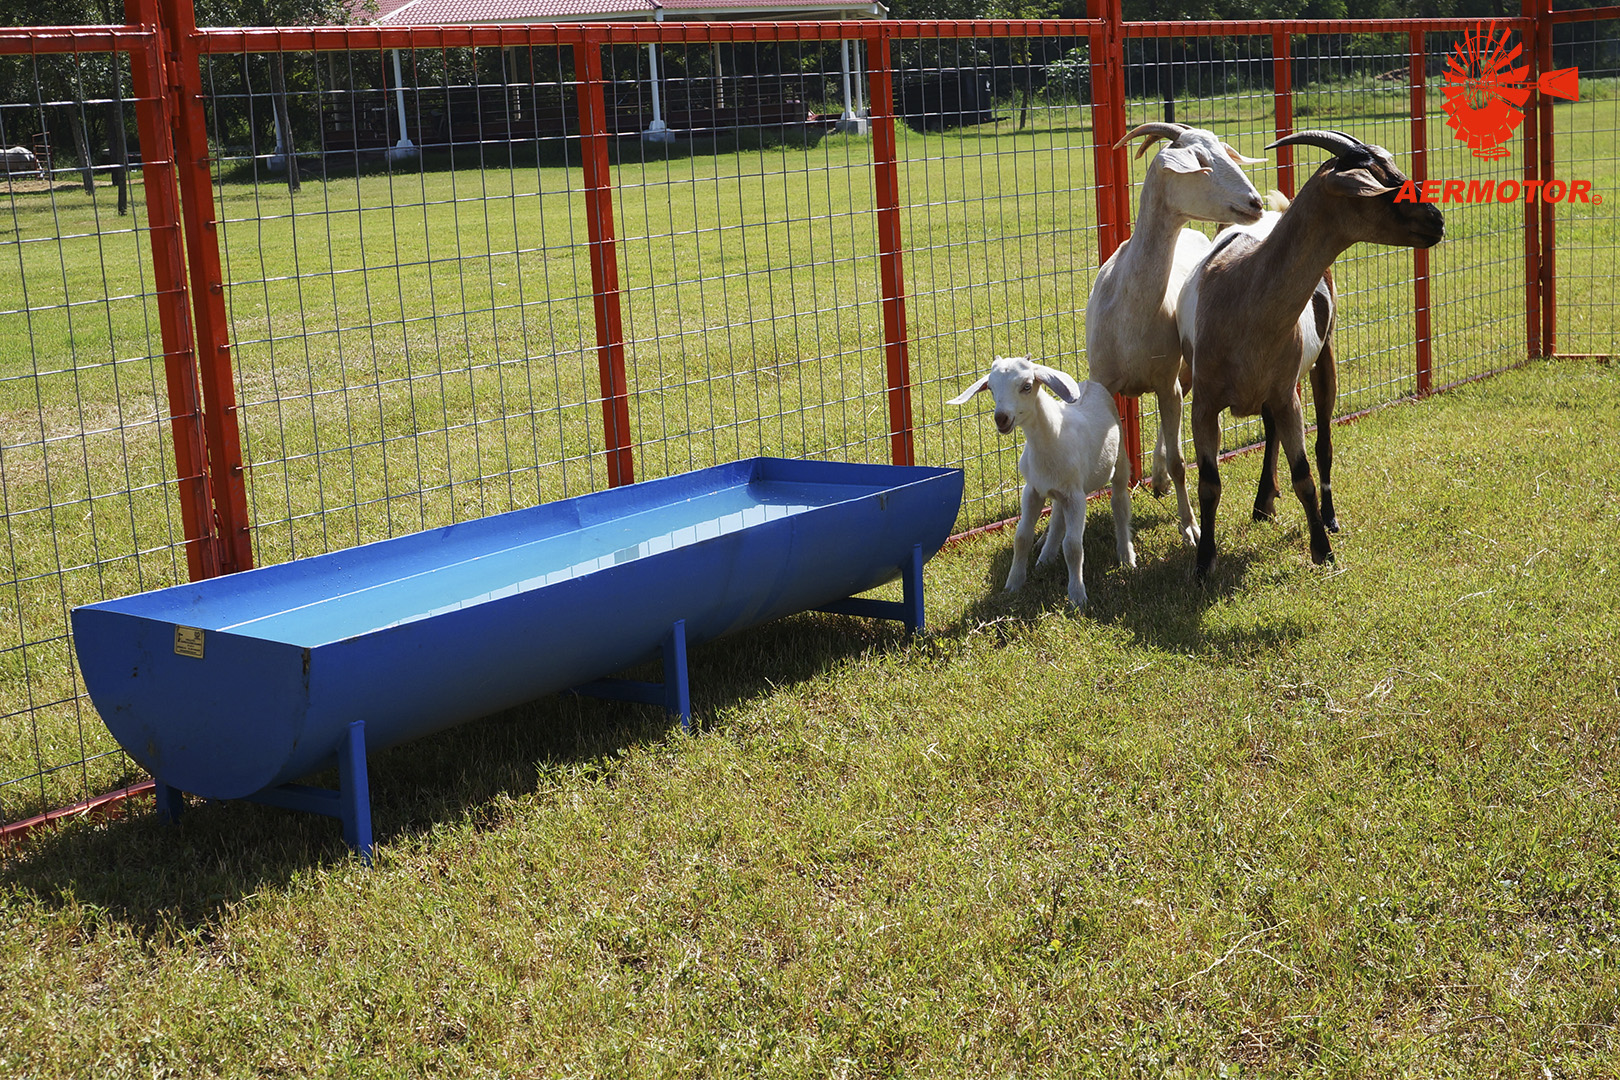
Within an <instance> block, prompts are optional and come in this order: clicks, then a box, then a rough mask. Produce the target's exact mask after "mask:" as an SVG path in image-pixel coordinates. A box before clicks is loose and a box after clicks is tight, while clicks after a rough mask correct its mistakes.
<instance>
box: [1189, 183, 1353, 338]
mask: <svg viewBox="0 0 1620 1080" xmlns="http://www.w3.org/2000/svg"><path fill="white" fill-rule="evenodd" d="M1328 199H1329V196H1326V195H1324V194H1322V193H1321V192H1320V191H1319V190H1318V189H1316V188H1315V187H1314V186H1313V185H1312V184H1306V185H1305V187H1304V188H1302V189H1301V190H1300V193H1299V194H1298V195H1297V196H1296V197H1295V198H1294V201H1293V203H1292V204H1291V205H1290V206H1289V207H1288V209H1287V210H1285V211H1283V214H1282V216H1281V217H1280V218H1279V219H1278V221H1277V224H1276V226H1275V227H1274V228H1272V230H1271V232H1270V233H1269V234H1267V235H1266V236H1264V237H1263V238H1261V239H1260V240H1259V241H1258V242H1257V243H1256V244H1255V245H1254V246H1253V247H1252V248H1250V249H1249V251H1248V252H1247V253H1246V254H1245V255H1244V256H1243V258H1244V259H1245V261H1246V263H1247V266H1248V274H1249V277H1248V278H1247V280H1249V281H1263V282H1266V283H1267V287H1266V288H1264V289H1257V290H1254V291H1253V292H1252V293H1251V294H1249V297H1248V300H1247V301H1246V302H1247V303H1248V304H1250V314H1249V316H1248V317H1247V318H1246V319H1245V320H1244V321H1245V323H1246V324H1247V325H1249V326H1266V325H1272V326H1278V327H1286V328H1291V327H1292V326H1293V324H1294V321H1295V320H1296V319H1298V318H1299V313H1300V312H1301V311H1303V310H1304V309H1305V306H1306V305H1307V304H1309V303H1310V301H1311V294H1312V293H1313V292H1315V291H1316V286H1317V284H1318V283H1319V282H1320V281H1321V280H1322V275H1323V274H1325V273H1327V271H1328V268H1329V267H1331V266H1332V265H1333V260H1335V259H1337V258H1338V257H1339V256H1340V255H1341V254H1342V253H1343V252H1344V251H1345V250H1346V249H1348V248H1349V247H1351V246H1352V245H1353V244H1355V243H1356V241H1357V240H1358V239H1359V237H1357V236H1355V235H1354V234H1353V233H1351V232H1350V231H1348V230H1346V229H1344V228H1342V226H1341V225H1340V223H1339V222H1338V221H1337V220H1335V216H1334V214H1333V213H1332V212H1331V208H1330V207H1329V206H1327V205H1325V204H1326V203H1327V201H1328ZM1217 239H1218V238H1217ZM1218 254H1219V253H1218V252H1217V255H1218ZM1200 314H1202V312H1200Z"/></svg>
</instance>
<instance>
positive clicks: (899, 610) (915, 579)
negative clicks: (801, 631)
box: [816, 544, 923, 634]
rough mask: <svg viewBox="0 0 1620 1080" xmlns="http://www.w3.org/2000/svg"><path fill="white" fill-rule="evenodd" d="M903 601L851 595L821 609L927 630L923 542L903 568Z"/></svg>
mask: <svg viewBox="0 0 1620 1080" xmlns="http://www.w3.org/2000/svg"><path fill="white" fill-rule="evenodd" d="M900 586H901V590H902V591H901V596H902V597H903V599H900V600H872V599H868V598H866V597H861V596H851V597H849V598H848V599H845V600H838V601H835V602H833V603H831V604H827V605H826V606H824V607H818V608H816V610H817V611H827V612H831V613H832V614H834V615H864V616H866V617H868V618H872V619H897V620H899V621H900V622H903V623H905V624H906V632H907V633H909V634H919V633H921V632H922V631H923V551H922V545H921V544H918V545H917V546H915V547H913V548H912V549H911V558H910V559H909V560H908V561H907V562H906V564H905V565H904V566H902V567H901V568H900Z"/></svg>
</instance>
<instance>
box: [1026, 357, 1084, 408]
mask: <svg viewBox="0 0 1620 1080" xmlns="http://www.w3.org/2000/svg"><path fill="white" fill-rule="evenodd" d="M1035 379H1036V381H1037V382H1039V383H1040V384H1041V385H1042V386H1045V387H1046V388H1047V389H1048V390H1050V391H1052V393H1054V394H1056V395H1057V396H1058V397H1060V398H1062V399H1063V400H1064V401H1067V402H1069V403H1070V404H1071V405H1072V404H1073V403H1074V402H1076V401H1079V400H1080V384H1079V383H1077V382H1075V381H1074V377H1073V376H1072V375H1069V374H1067V373H1065V372H1062V371H1059V370H1058V369H1057V368H1049V367H1046V366H1045V365H1044V364H1036V365H1035Z"/></svg>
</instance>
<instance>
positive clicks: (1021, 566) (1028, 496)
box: [1007, 484, 1055, 592]
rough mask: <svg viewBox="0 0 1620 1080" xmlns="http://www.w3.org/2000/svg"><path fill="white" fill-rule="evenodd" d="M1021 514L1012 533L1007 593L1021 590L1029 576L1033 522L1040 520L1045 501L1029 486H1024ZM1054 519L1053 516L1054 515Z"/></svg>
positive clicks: (1033, 542)
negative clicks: (1016, 527)
mask: <svg viewBox="0 0 1620 1080" xmlns="http://www.w3.org/2000/svg"><path fill="white" fill-rule="evenodd" d="M1022 501H1023V512H1022V513H1021V514H1019V516H1018V529H1017V531H1016V532H1014V533H1013V558H1012V568H1011V569H1009V570H1008V571H1007V591H1008V592H1014V591H1016V590H1018V589H1021V588H1023V585H1024V579H1025V578H1026V577H1028V576H1029V551H1030V548H1032V547H1034V546H1035V522H1036V521H1038V520H1039V519H1040V516H1041V510H1042V509H1044V508H1045V506H1046V500H1045V499H1044V498H1042V497H1041V495H1040V494H1039V493H1038V492H1036V490H1035V488H1034V486H1033V485H1031V484H1025V485H1024V495H1023V500H1022ZM1054 517H1055V515H1054Z"/></svg>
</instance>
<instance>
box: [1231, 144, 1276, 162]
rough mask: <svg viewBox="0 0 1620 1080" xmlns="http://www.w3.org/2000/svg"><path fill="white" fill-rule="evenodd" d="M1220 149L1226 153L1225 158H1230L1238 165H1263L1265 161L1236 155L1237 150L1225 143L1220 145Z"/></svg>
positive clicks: (1259, 158)
mask: <svg viewBox="0 0 1620 1080" xmlns="http://www.w3.org/2000/svg"><path fill="white" fill-rule="evenodd" d="M1221 149H1222V150H1225V151H1226V156H1227V157H1229V158H1231V159H1232V160H1233V161H1235V162H1237V163H1238V164H1239V165H1264V164H1265V163H1266V159H1265V158H1263V157H1244V156H1243V155H1242V154H1240V153H1238V152H1237V150H1235V149H1234V148H1232V147H1231V146H1229V145H1227V144H1226V143H1221Z"/></svg>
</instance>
